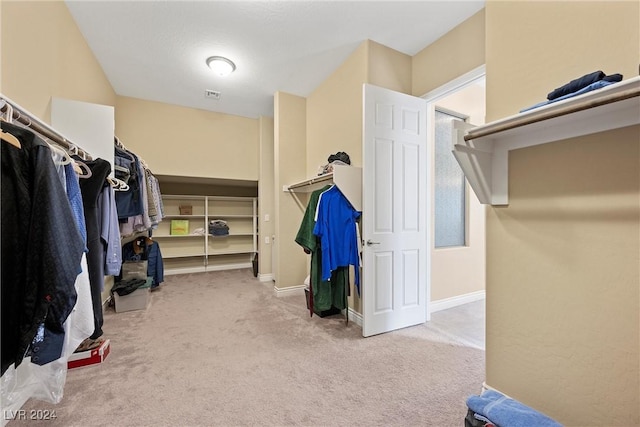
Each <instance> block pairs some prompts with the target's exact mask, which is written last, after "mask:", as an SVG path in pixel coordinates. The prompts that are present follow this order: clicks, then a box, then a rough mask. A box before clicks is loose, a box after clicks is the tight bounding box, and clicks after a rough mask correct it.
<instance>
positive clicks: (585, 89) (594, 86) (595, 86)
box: [520, 80, 617, 113]
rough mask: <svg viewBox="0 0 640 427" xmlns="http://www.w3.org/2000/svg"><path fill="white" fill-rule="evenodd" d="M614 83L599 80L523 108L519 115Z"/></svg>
mask: <svg viewBox="0 0 640 427" xmlns="http://www.w3.org/2000/svg"><path fill="white" fill-rule="evenodd" d="M614 83H617V82H615V81H611V82H610V81H607V80H599V81H597V82H595V83H591V84H590V85H589V86H586V87H583V88H582V89H580V90H577V91H575V92H572V93H569V94H567V95H564V96H561V97H559V98H556V99H553V100H551V101H544V102H539V103H537V104H535V105H532V106H531V107H527V108H523V109H522V110H520V112H521V113H524V112H525V111H529V110H533V109H534V108H540V107H544V106H545V105H548V104H553V103H554V102H558V101H562V100H563V99H567V98H573V97H574V96H578V95H582V94H583V93H587V92H591V91H593V90H596V89H601V88H603V87H605V86H609V85H612V84H614Z"/></svg>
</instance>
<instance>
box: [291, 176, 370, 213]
mask: <svg viewBox="0 0 640 427" xmlns="http://www.w3.org/2000/svg"><path fill="white" fill-rule="evenodd" d="M330 184H335V185H336V186H337V187H338V189H339V190H340V192H341V193H342V194H344V196H345V197H346V198H347V200H349V203H351V206H353V208H354V209H355V210H357V211H362V168H359V167H355V166H345V165H334V166H333V172H331V173H327V174H324V175H320V176H316V177H314V178H311V179H307V180H304V181H300V182H296V183H295V184H290V185H285V186H284V187H282V190H283V191H290V192H297V193H311V192H312V191H315V190H319V189H320V188H322V187H324V186H325V185H330Z"/></svg>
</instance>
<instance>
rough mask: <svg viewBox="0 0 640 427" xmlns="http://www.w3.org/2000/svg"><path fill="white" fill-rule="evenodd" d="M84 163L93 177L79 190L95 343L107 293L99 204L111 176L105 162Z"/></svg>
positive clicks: (92, 337) (100, 327) (83, 183)
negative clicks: (105, 288)
mask: <svg viewBox="0 0 640 427" xmlns="http://www.w3.org/2000/svg"><path fill="white" fill-rule="evenodd" d="M84 163H85V164H86V165H87V166H88V167H89V169H91V176H90V177H89V178H87V179H83V180H81V181H80V190H81V192H82V203H83V208H84V217H85V221H86V225H87V248H88V249H89V253H88V254H87V265H88V270H89V282H90V284H91V299H92V304H93V316H94V331H93V333H92V334H91V336H90V338H91V339H92V340H95V339H97V338H99V337H100V336H102V334H103V332H102V325H103V323H104V319H103V313H102V291H103V290H104V275H105V271H104V264H105V263H104V260H105V247H104V245H103V243H102V239H101V225H102V212H101V210H100V206H99V202H98V201H99V200H100V198H101V194H102V191H104V190H105V188H109V189H110V187H109V186H108V184H107V176H108V175H109V173H110V172H111V165H110V164H109V162H107V161H106V160H103V159H96V160H91V161H85V162H84Z"/></svg>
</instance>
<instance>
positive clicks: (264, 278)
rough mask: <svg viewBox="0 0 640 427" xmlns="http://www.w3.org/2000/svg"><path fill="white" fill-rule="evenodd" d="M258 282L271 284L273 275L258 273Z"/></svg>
mask: <svg viewBox="0 0 640 427" xmlns="http://www.w3.org/2000/svg"><path fill="white" fill-rule="evenodd" d="M258 280H260V281H261V282H273V273H269V274H260V273H258Z"/></svg>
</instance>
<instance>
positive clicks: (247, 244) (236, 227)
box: [153, 195, 258, 275]
mask: <svg viewBox="0 0 640 427" xmlns="http://www.w3.org/2000/svg"><path fill="white" fill-rule="evenodd" d="M162 202H163V204H164V212H165V217H164V219H163V221H162V222H161V223H160V224H159V226H158V229H157V230H155V232H154V233H153V238H154V239H156V240H158V242H159V243H160V248H161V251H162V258H163V261H164V265H165V274H167V275H170V274H181V273H197V272H203V271H214V270H229V269H236V268H249V267H251V265H252V264H251V262H252V260H253V256H254V255H255V254H257V253H258V201H257V198H255V197H222V196H187V195H163V196H162ZM185 205H187V206H191V209H192V214H191V215H182V214H180V206H185ZM176 219H179V220H188V221H189V231H188V232H189V234H187V235H171V231H170V230H171V221H172V220H176ZM212 220H223V221H226V223H227V225H228V226H229V235H226V236H213V235H211V234H209V233H208V231H209V227H208V225H209V222H210V221H212ZM197 229H201V230H200V231H201V232H202V233H198V234H194V231H196V230H197Z"/></svg>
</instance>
